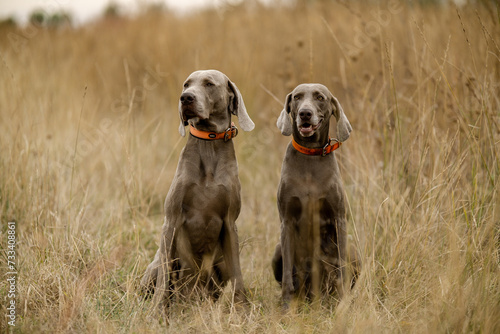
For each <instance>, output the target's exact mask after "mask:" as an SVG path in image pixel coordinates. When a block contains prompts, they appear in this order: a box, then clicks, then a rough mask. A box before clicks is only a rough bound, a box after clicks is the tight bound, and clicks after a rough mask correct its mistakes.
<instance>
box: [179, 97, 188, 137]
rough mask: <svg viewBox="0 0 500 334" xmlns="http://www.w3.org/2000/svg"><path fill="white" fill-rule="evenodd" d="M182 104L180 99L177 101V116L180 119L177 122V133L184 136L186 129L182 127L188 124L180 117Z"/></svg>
mask: <svg viewBox="0 0 500 334" xmlns="http://www.w3.org/2000/svg"><path fill="white" fill-rule="evenodd" d="M181 108H182V104H181V101H179V118H180V119H181V123H180V124H179V133H180V135H181V136H183V137H184V136H185V135H186V129H184V127H185V126H186V125H188V122H187V121H185V120H184V119H182V109H181Z"/></svg>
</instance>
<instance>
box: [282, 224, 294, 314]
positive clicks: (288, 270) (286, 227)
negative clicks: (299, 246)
mask: <svg viewBox="0 0 500 334" xmlns="http://www.w3.org/2000/svg"><path fill="white" fill-rule="evenodd" d="M280 242H281V255H282V257H283V278H282V280H281V298H282V301H283V308H284V309H285V310H286V309H288V307H289V304H290V301H291V300H292V294H293V293H294V292H295V288H294V286H293V257H294V254H293V230H292V228H291V222H288V221H286V220H283V221H282V223H281V241H280Z"/></svg>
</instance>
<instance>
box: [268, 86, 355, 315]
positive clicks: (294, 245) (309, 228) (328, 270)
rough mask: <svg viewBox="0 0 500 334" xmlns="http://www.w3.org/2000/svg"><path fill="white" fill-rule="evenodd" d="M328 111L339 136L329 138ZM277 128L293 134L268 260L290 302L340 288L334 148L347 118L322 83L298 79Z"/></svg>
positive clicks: (342, 240)
mask: <svg viewBox="0 0 500 334" xmlns="http://www.w3.org/2000/svg"><path fill="white" fill-rule="evenodd" d="M331 115H333V116H335V118H336V121H337V138H338V140H334V139H330V137H329V134H328V132H329V123H330V117H331ZM277 126H278V128H279V129H280V130H281V133H282V134H283V135H285V136H289V135H293V140H292V142H291V143H290V144H289V145H288V148H287V150H286V153H285V158H284V161H283V166H282V170H281V181H280V184H279V188H278V210H279V214H280V220H281V238H280V243H279V244H278V245H277V246H276V250H275V254H274V256H273V260H272V267H273V271H274V276H275V278H276V280H277V281H278V282H280V283H281V287H282V302H283V306H284V307H285V308H288V305H289V302H290V301H291V299H292V297H293V296H296V297H302V298H303V297H307V298H309V299H310V298H311V297H315V296H316V294H318V293H319V291H320V290H321V291H322V292H323V293H325V294H326V293H333V292H335V291H336V292H337V293H338V295H339V297H341V296H342V294H343V291H344V283H345V280H346V279H347V277H346V269H345V268H346V265H345V264H346V258H347V256H346V255H347V254H346V252H347V246H346V236H347V234H346V218H345V201H344V193H343V192H344V190H343V186H342V180H341V178H340V172H339V167H338V165H337V161H336V159H335V154H334V153H333V151H334V150H335V149H337V148H338V147H339V146H340V145H341V143H342V142H344V141H345V140H347V138H349V134H350V132H351V130H352V128H351V124H350V123H349V121H348V120H347V118H346V116H345V115H344V111H343V110H342V107H341V105H340V103H339V102H338V101H337V99H336V98H335V97H334V96H333V95H332V93H330V91H329V90H328V89H327V88H326V87H325V86H323V85H321V84H301V85H299V86H297V87H296V88H295V89H294V90H293V91H292V92H291V93H290V94H288V95H287V97H286V101H285V106H284V109H283V111H282V112H281V114H280V116H279V118H278V122H277Z"/></svg>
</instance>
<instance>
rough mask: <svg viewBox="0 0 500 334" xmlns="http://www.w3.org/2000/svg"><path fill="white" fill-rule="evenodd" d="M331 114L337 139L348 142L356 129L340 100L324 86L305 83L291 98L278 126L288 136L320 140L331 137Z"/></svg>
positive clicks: (292, 93)
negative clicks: (334, 122) (335, 125)
mask: <svg viewBox="0 0 500 334" xmlns="http://www.w3.org/2000/svg"><path fill="white" fill-rule="evenodd" d="M331 115H334V116H335V118H336V120H337V139H338V140H339V141H341V142H344V141H346V140H347V139H348V138H349V134H350V133H351V131H352V127H351V124H350V123H349V120H348V119H347V117H346V116H345V114H344V110H343V109H342V106H341V105H340V103H339V101H338V100H337V99H336V98H335V96H333V94H332V93H330V91H329V90H328V88H326V87H325V86H323V85H321V84H301V85H299V86H297V87H296V88H295V89H294V90H293V91H292V92H291V93H290V94H288V95H287V97H286V100H285V105H284V108H283V111H282V112H281V114H280V116H279V118H278V122H277V123H276V125H277V126H278V128H279V129H280V131H281V133H282V134H283V135H285V136H290V135H291V134H292V133H293V134H294V136H300V137H303V138H316V137H317V138H319V137H320V136H321V134H325V133H326V134H328V128H329V122H330V116H331Z"/></svg>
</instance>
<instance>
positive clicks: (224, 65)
mask: <svg viewBox="0 0 500 334" xmlns="http://www.w3.org/2000/svg"><path fill="white" fill-rule="evenodd" d="M232 3H235V2H234V1H228V2H227V4H225V5H224V4H221V5H219V6H217V7H216V8H213V9H206V10H200V11H197V12H193V13H188V14H186V15H182V16H178V15H174V14H173V13H172V12H170V11H168V10H159V9H158V8H149V9H148V8H145V9H144V10H143V11H142V12H141V13H139V14H137V15H134V16H129V17H124V16H116V15H108V16H106V17H103V18H101V19H99V20H96V21H93V22H90V23H87V24H85V25H82V26H77V27H71V26H59V27H51V26H48V27H45V26H41V25H28V26H21V27H15V26H11V25H8V24H4V25H2V26H0V210H1V211H0V212H1V216H0V218H1V227H0V231H1V234H0V248H1V252H0V254H1V256H0V258H1V261H0V329H1V331H2V332H12V333H159V332H167V333H500V196H499V189H500V186H499V183H500V73H499V71H500V14H499V13H500V11H499V7H498V4H497V3H496V2H494V1H486V0H485V1H476V2H473V3H472V4H468V5H465V6H462V7H457V6H455V5H454V4H452V3H444V4H441V5H438V4H434V3H433V2H424V1H422V2H415V1H414V2H400V1H394V0H391V1H382V2H377V1H326V0H325V1H296V2H294V3H293V4H291V3H289V2H279V3H276V4H273V5H262V4H260V3H259V2H257V1H248V2H244V3H240V4H239V5H234V4H233V5H231V4H232ZM211 68H213V69H218V70H220V71H222V72H224V73H225V74H227V75H228V77H229V78H230V79H231V80H232V81H233V82H234V83H235V84H236V85H237V86H238V88H239V90H240V91H241V93H242V95H243V98H244V101H245V105H246V107H247V110H248V113H249V115H250V117H251V118H252V119H253V121H254V122H255V123H256V128H255V130H254V131H252V132H242V131H241V132H240V134H239V136H238V137H237V138H235V139H234V143H235V148H236V152H237V158H238V164H239V174H240V180H241V184H242V212H241V214H240V216H239V218H238V220H237V225H238V233H239V239H240V248H241V253H240V258H241V266H242V270H243V278H244V282H245V286H246V288H247V290H248V300H249V306H248V308H247V309H240V308H237V307H234V305H233V304H232V302H231V300H232V298H231V297H232V293H231V286H230V285H229V286H228V287H227V288H226V290H225V291H224V294H223V295H222V297H221V299H220V300H219V301H217V302H213V301H211V300H205V299H200V298H192V299H188V300H182V299H180V300H176V301H175V302H174V303H173V304H172V306H171V308H170V319H169V321H170V323H169V324H168V325H167V324H165V323H163V322H162V321H159V320H158V319H157V318H156V317H155V310H154V308H153V306H152V304H151V301H150V300H143V299H142V298H141V296H140V293H139V290H138V283H139V281H140V279H141V277H142V274H143V273H144V270H145V269H146V266H147V265H148V264H149V263H150V262H151V261H152V259H153V256H154V254H155V252H156V250H157V248H158V243H159V239H160V232H161V226H162V224H163V201H164V198H165V196H166V194H167V192H168V189H169V186H170V184H171V182H172V178H173V175H174V172H175V168H176V165H177V161H178V157H179V153H180V150H181V149H182V147H183V146H184V143H185V141H186V138H182V137H181V136H180V135H179V133H178V131H177V128H178V126H179V116H178V111H177V105H178V99H179V96H180V92H181V90H182V83H183V81H184V80H185V78H186V77H187V76H188V75H189V74H190V73H191V72H193V71H195V70H199V69H211ZM304 82H318V83H322V84H324V85H326V86H327V87H328V88H329V89H330V90H331V91H332V93H333V94H334V95H335V96H336V97H337V98H338V100H339V101H340V103H341V104H342V106H343V109H344V111H345V114H346V116H347V117H348V119H349V121H350V123H351V124H352V126H353V132H352V133H351V137H350V139H349V140H348V141H346V142H345V143H344V145H342V147H341V148H340V149H339V150H337V151H336V152H335V155H336V157H337V160H338V162H339V165H340V170H341V175H342V179H343V183H344V187H345V193H346V199H347V201H346V203H347V220H348V234H349V240H350V242H352V243H354V244H355V245H356V247H357V248H358V250H359V253H360V255H361V259H362V262H363V267H362V271H361V274H360V277H359V280H358V282H357V284H356V286H355V287H354V289H353V290H352V291H351V292H350V293H348V294H346V295H345V296H344V298H342V299H341V300H340V301H336V300H331V298H325V299H322V300H321V301H320V302H319V303H299V304H298V305H295V306H294V307H292V308H291V310H290V311H289V312H283V311H282V308H281V305H280V297H281V289H280V287H279V285H278V284H277V283H276V281H275V280H274V277H273V275H272V272H271V257H272V254H273V251H274V247H275V245H276V243H277V242H278V241H279V234H280V221H279V216H278V211H277V205H276V191H277V187H278V182H279V178H280V169H281V162H282V159H283V156H284V151H285V148H286V146H287V145H288V143H289V142H290V140H291V138H290V137H284V136H282V135H281V133H280V132H279V130H278V129H277V128H276V120H277V117H278V115H279V113H280V112H281V110H282V108H283V104H284V102H285V97H286V95H287V93H289V92H290V91H291V90H292V89H293V88H294V87H295V86H296V85H298V84H300V83H304ZM234 120H235V123H236V125H237V124H238V122H237V119H236V118H235V119H234ZM331 133H332V136H334V135H335V124H334V123H332V124H331ZM12 305H14V306H12Z"/></svg>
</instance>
